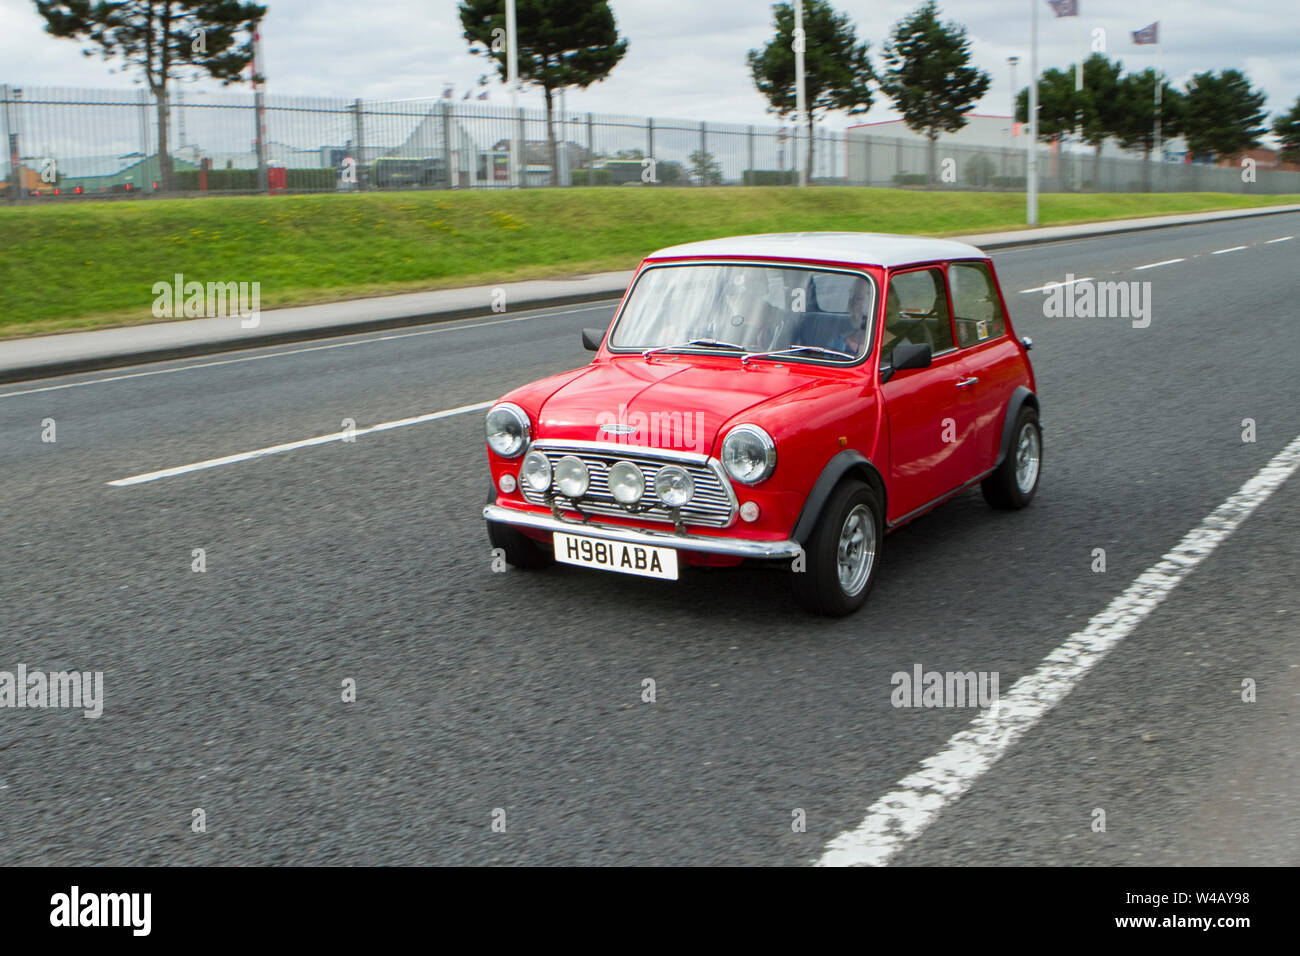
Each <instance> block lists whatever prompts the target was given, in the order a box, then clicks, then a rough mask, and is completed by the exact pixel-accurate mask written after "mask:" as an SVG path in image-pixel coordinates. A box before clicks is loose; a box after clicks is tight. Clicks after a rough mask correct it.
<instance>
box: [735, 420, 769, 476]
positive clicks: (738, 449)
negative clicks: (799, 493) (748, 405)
mask: <svg viewBox="0 0 1300 956" xmlns="http://www.w3.org/2000/svg"><path fill="white" fill-rule="evenodd" d="M722 467H723V468H725V469H726V470H727V474H728V475H730V476H731V477H732V478H734V479H735V480H736V481H739V482H740V483H741V484H745V485H756V484H758V483H759V482H760V481H763V480H764V479H766V478H767V477H768V476H769V475H771V474H772V469H774V468H775V467H776V444H775V443H774V442H773V441H772V437H771V436H770V435H769V434H768V433H767V432H765V431H763V429H761V428H759V427H758V426H757V425H737V426H736V427H735V428H733V429H732V430H731V431H729V432H727V437H726V438H724V439H723V440H722Z"/></svg>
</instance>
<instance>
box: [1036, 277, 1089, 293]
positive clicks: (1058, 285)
mask: <svg viewBox="0 0 1300 956" xmlns="http://www.w3.org/2000/svg"><path fill="white" fill-rule="evenodd" d="M1091 281H1092V276H1084V277H1083V278H1082V279H1071V280H1070V281H1069V282H1049V283H1047V285H1040V286H1038V287H1037V288H1034V289H1021V290H1020V294H1021V295H1025V294H1026V293H1028V292H1046V291H1047V290H1048V289H1059V288H1061V287H1062V286H1067V285H1074V284H1075V283H1076V282H1091Z"/></svg>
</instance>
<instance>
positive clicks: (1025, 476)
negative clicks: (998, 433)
mask: <svg viewBox="0 0 1300 956" xmlns="http://www.w3.org/2000/svg"><path fill="white" fill-rule="evenodd" d="M1042 472H1043V429H1042V427H1041V426H1040V425H1039V424H1038V412H1037V411H1035V410H1034V409H1033V408H1031V407H1030V406H1028V405H1023V406H1021V408H1020V413H1019V414H1018V415H1017V416H1016V425H1015V429H1014V430H1013V431H1012V432H1011V447H1010V448H1009V449H1008V450H1007V456H1006V457H1005V458H1003V459H1002V464H1000V465H998V467H997V469H996V470H994V472H993V474H991V475H989V476H988V477H987V478H985V479H984V480H983V481H982V482H980V490H981V491H983V492H984V500H985V501H987V502H988V503H989V504H990V505H992V506H993V507H994V508H1005V509H1014V508H1023V507H1025V505H1027V504H1029V502H1031V501H1033V500H1034V493H1035V492H1036V491H1038V479H1039V477H1040V476H1041V475H1042Z"/></svg>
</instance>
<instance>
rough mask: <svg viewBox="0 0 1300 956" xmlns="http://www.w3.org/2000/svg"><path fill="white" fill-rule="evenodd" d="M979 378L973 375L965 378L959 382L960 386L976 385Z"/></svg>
mask: <svg viewBox="0 0 1300 956" xmlns="http://www.w3.org/2000/svg"><path fill="white" fill-rule="evenodd" d="M978 381H979V379H978V378H976V377H975V376H974V375H972V376H971V377H970V378H964V379H962V380H961V381H960V382H958V383H957V387H958V388H965V387H966V386H967V385H974V384H975V383H976V382H978Z"/></svg>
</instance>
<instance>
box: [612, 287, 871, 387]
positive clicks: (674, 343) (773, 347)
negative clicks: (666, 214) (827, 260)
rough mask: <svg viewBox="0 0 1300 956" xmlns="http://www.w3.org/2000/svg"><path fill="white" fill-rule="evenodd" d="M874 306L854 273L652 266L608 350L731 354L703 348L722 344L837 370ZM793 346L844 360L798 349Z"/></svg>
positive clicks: (863, 339) (865, 336)
mask: <svg viewBox="0 0 1300 956" xmlns="http://www.w3.org/2000/svg"><path fill="white" fill-rule="evenodd" d="M874 303H875V295H874V286H873V284H872V283H871V282H870V281H869V280H868V279H867V278H866V277H865V276H863V275H862V274H861V273H856V272H831V271H828V270H819V269H805V268H798V267H795V266H767V265H762V266H760V265H718V264H707V263H698V264H684V265H668V266H654V267H651V268H649V269H646V270H644V271H643V272H642V273H641V276H640V278H638V279H637V282H636V285H635V286H634V287H633V289H632V292H631V295H629V296H628V300H627V303H626V304H625V305H624V307H623V311H622V312H621V313H620V315H619V318H618V322H617V323H616V324H615V326H614V331H613V333H612V334H611V336H610V342H609V344H610V348H612V349H614V350H615V351H618V350H636V351H645V350H647V349H664V350H667V351H672V350H674V349H675V348H677V347H680V348H681V350H682V351H700V350H710V349H717V350H719V351H729V352H731V351H735V349H734V348H724V347H722V346H719V345H717V344H709V343H730V344H732V345H733V346H739V347H740V348H742V349H743V350H744V351H745V352H746V353H755V352H782V353H783V354H782V355H780V356H773V358H779V359H790V358H799V359H810V360H814V361H824V362H837V363H840V364H844V363H847V362H849V361H857V360H858V359H860V358H862V356H863V355H865V354H866V351H867V348H868V344H869V343H870V341H871V334H870V331H871V316H872V314H873V312H874ZM693 343H694V344H693ZM799 346H813V347H815V348H817V349H829V350H831V352H837V353H847V354H848V355H849V356H852V358H851V359H850V358H846V357H844V356H842V355H834V354H827V353H825V352H818V351H814V350H813V349H808V350H807V351H799V350H798V349H799ZM791 350H794V351H791ZM737 354H740V353H737Z"/></svg>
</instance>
